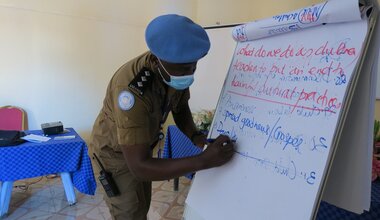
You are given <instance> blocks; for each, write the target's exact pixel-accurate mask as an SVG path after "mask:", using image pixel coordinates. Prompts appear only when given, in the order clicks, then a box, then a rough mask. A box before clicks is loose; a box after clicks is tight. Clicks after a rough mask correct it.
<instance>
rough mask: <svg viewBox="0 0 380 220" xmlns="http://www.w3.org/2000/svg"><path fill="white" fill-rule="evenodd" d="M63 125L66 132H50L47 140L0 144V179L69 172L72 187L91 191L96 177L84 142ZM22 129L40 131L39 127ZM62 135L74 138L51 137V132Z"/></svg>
mask: <svg viewBox="0 0 380 220" xmlns="http://www.w3.org/2000/svg"><path fill="white" fill-rule="evenodd" d="M66 129H68V130H69V132H68V133H65V134H60V135H51V136H49V137H51V139H50V140H49V141H47V142H43V143H31V142H26V143H23V144H21V145H17V146H9V147H0V181H2V182H4V181H15V180H20V179H25V178H31V177H36V176H44V175H47V174H54V173H61V172H70V173H71V177H72V180H73V185H74V186H75V188H77V189H78V190H79V191H80V192H82V193H85V194H89V195H94V194H95V190H96V181H95V177H94V173H93V170H92V165H91V160H90V158H89V156H88V154H87V146H86V143H85V142H84V141H83V139H82V138H81V137H80V136H79V135H78V134H77V133H76V132H75V130H74V129H72V128H66ZM25 133H27V134H38V135H42V131H41V130H35V131H26V132H25ZM62 135H75V139H67V140H54V137H55V136H62Z"/></svg>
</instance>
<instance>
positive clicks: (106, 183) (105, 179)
mask: <svg viewBox="0 0 380 220" xmlns="http://www.w3.org/2000/svg"><path fill="white" fill-rule="evenodd" d="M94 157H95V159H96V161H97V163H98V164H99V167H100V175H99V177H98V179H99V182H100V184H102V186H103V188H104V191H105V192H106V194H107V196H108V197H114V196H118V195H119V194H120V191H119V189H118V188H117V185H116V183H115V181H114V179H113V178H112V173H110V172H107V171H106V170H105V169H104V167H103V164H102V163H101V162H100V160H99V158H98V157H97V156H96V154H95V153H94Z"/></svg>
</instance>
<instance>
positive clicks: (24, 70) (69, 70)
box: [0, 7, 145, 136]
mask: <svg viewBox="0 0 380 220" xmlns="http://www.w3.org/2000/svg"><path fill="white" fill-rule="evenodd" d="M144 29H145V28H144V26H137V25H130V24H126V23H124V21H121V22H117V20H112V19H111V21H107V20H103V18H99V19H95V18H93V19H92V18H89V17H84V16H82V17H78V16H72V15H68V14H61V13H55V11H53V10H50V11H37V10H34V9H25V8H21V7H20V8H17V7H0V33H1V34H0V48H1V49H0V60H1V65H0V106H2V105H9V104H10V105H17V106H20V107H23V108H24V109H25V110H26V112H27V115H28V122H29V129H39V128H40V124H41V123H44V122H51V121H58V120H60V121H62V122H63V124H64V126H66V127H74V128H75V129H76V130H78V131H79V132H80V133H82V134H83V135H84V136H88V133H89V132H90V131H91V127H92V124H93V121H94V120H95V117H96V115H97V113H98V112H99V110H100V108H101V104H102V100H103V97H104V94H105V89H106V86H107V83H108V81H109V80H110V78H111V76H112V74H113V72H114V71H115V70H116V69H117V68H118V67H119V66H120V65H122V64H123V63H124V62H125V61H126V60H128V59H130V58H132V57H134V56H136V55H138V54H139V53H141V52H143V51H144V50H145V42H144V37H143V33H144Z"/></svg>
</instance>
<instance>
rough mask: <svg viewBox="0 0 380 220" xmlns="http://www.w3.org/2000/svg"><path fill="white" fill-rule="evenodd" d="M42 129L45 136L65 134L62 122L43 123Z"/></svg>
mask: <svg viewBox="0 0 380 220" xmlns="http://www.w3.org/2000/svg"><path fill="white" fill-rule="evenodd" d="M41 129H42V131H43V132H44V134H45V135H54V134H60V133H62V132H63V124H62V122H60V121H57V122H49V123H43V124H41Z"/></svg>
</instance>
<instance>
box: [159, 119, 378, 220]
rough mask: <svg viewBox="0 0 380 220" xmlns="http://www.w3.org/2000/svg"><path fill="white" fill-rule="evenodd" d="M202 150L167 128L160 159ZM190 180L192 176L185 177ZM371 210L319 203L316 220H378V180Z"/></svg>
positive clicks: (177, 132)
mask: <svg viewBox="0 0 380 220" xmlns="http://www.w3.org/2000/svg"><path fill="white" fill-rule="evenodd" d="M201 152H202V150H201V149H200V148H199V147H197V146H195V145H193V143H192V142H191V141H190V140H189V138H187V137H186V135H184V134H183V133H182V132H181V131H180V130H179V129H178V128H177V127H176V126H174V125H171V126H169V127H168V130H167V134H166V139H165V145H164V150H163V154H162V157H163V158H182V157H188V156H194V155H197V154H199V153H201ZM186 177H188V178H190V179H191V178H192V174H188V175H186ZM371 197H372V198H371V208H370V211H369V212H364V213H363V214H361V215H358V214H355V213H352V212H349V211H346V210H344V209H341V208H338V207H336V206H334V205H331V204H329V203H327V202H323V201H322V202H321V204H320V207H319V210H318V214H317V219H318V220H343V219H344V220H351V219H352V220H357V219H358V220H380V180H378V181H376V182H372V194H371Z"/></svg>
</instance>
